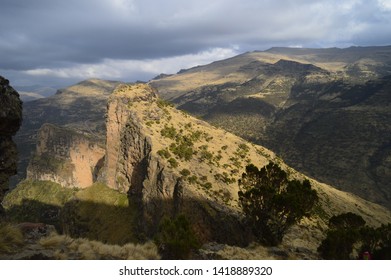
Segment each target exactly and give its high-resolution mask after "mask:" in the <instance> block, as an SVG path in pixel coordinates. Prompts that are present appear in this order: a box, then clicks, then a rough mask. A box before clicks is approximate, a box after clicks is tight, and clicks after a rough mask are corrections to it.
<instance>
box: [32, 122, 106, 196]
mask: <svg viewBox="0 0 391 280" xmlns="http://www.w3.org/2000/svg"><path fill="white" fill-rule="evenodd" d="M104 155H105V149H104V145H103V144H102V143H101V141H100V140H99V139H96V138H94V136H93V135H86V134H82V133H78V132H76V131H75V130H72V129H69V128H63V127H59V126H55V125H53V124H44V125H43V126H42V127H41V128H40V130H39V131H38V136H37V147H36V152H35V153H34V155H33V156H32V158H31V160H30V163H29V166H28V168H27V179H33V180H48V181H52V182H56V183H58V184H60V185H62V186H63V187H69V188H86V187H89V186H91V185H92V184H93V183H94V182H96V180H97V178H98V175H99V172H100V170H101V168H102V167H103V162H104Z"/></svg>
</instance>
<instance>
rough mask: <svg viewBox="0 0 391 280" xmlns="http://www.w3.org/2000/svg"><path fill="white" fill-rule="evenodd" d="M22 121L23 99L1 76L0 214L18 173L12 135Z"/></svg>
mask: <svg viewBox="0 0 391 280" xmlns="http://www.w3.org/2000/svg"><path fill="white" fill-rule="evenodd" d="M21 123H22V101H21V100H20V98H19V94H18V92H16V91H15V90H14V89H13V88H12V87H11V86H10V85H9V81H8V80H7V79H5V78H3V77H1V76H0V215H1V213H2V212H3V211H2V206H1V202H2V200H3V198H4V194H5V192H6V191H7V190H8V185H9V178H10V176H12V175H15V174H16V163H17V150H16V145H15V143H14V141H13V140H12V136H14V135H15V133H16V132H17V131H18V130H19V127H20V125H21Z"/></svg>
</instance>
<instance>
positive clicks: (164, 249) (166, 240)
mask: <svg viewBox="0 0 391 280" xmlns="http://www.w3.org/2000/svg"><path fill="white" fill-rule="evenodd" d="M155 243H156V245H157V246H158V248H159V252H160V254H161V255H162V257H163V259H188V258H189V257H190V254H191V251H192V250H193V249H198V248H199V247H200V244H199V242H198V240H197V238H196V236H195V234H194V231H193V230H192V228H191V224H190V222H189V220H188V219H187V218H186V217H185V216H184V215H179V216H178V217H176V218H174V219H168V218H165V219H163V221H162V222H161V223H160V226H159V232H158V234H157V235H156V237H155Z"/></svg>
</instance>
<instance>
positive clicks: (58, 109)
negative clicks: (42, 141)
mask: <svg viewBox="0 0 391 280" xmlns="http://www.w3.org/2000/svg"><path fill="white" fill-rule="evenodd" d="M118 84H119V83H118V82H113V81H103V80H95V79H91V80H86V81H83V82H80V83H78V84H76V85H73V86H70V87H68V88H66V89H62V90H58V91H57V93H56V94H55V95H53V96H50V97H47V98H42V99H39V100H35V101H31V102H26V103H24V106H23V116H24V121H23V125H22V127H21V129H20V131H19V132H18V134H17V135H16V136H15V142H16V143H17V146H18V152H19V163H18V176H17V178H15V179H14V180H13V185H15V184H16V183H17V182H19V181H20V180H22V179H24V178H25V177H26V169H27V166H28V163H29V161H30V156H31V153H32V152H33V151H35V145H36V141H37V139H36V137H37V135H38V134H37V132H38V130H39V129H40V128H41V126H42V125H43V124H45V123H51V124H54V125H57V126H65V127H67V128H70V129H73V130H74V131H76V132H79V133H82V134H87V135H90V137H92V138H95V139H96V140H97V141H100V142H101V143H102V144H103V142H104V139H105V112H106V104H107V99H108V96H109V95H110V93H111V92H112V91H113V89H114V88H115V87H116V86H117V85H118Z"/></svg>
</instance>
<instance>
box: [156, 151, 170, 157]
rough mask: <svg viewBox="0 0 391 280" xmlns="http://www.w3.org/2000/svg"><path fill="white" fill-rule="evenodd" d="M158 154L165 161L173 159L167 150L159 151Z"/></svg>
mask: <svg viewBox="0 0 391 280" xmlns="http://www.w3.org/2000/svg"><path fill="white" fill-rule="evenodd" d="M157 154H158V155H159V156H161V157H162V158H165V159H169V158H170V157H171V154H170V152H169V151H168V150H167V149H164V150H159V151H157Z"/></svg>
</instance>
